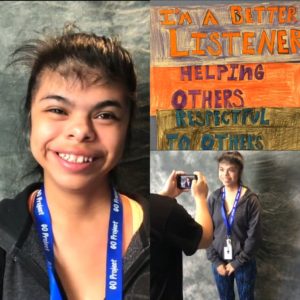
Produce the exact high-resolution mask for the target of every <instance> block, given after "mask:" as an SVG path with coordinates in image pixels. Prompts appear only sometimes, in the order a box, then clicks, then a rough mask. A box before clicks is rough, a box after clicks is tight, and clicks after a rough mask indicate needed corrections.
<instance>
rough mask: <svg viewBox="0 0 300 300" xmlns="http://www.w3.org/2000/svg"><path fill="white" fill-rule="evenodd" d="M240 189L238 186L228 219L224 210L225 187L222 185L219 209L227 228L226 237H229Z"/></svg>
mask: <svg viewBox="0 0 300 300" xmlns="http://www.w3.org/2000/svg"><path fill="white" fill-rule="evenodd" d="M241 191H242V186H239V188H238V191H237V193H236V196H235V200H234V203H233V207H232V211H231V213H230V217H229V220H228V218H227V216H226V211H225V198H226V197H225V187H223V189H222V207H221V211H222V217H223V221H224V223H225V225H226V229H227V238H230V237H231V228H232V224H233V220H234V216H235V213H236V208H237V204H238V202H239V199H240V196H241Z"/></svg>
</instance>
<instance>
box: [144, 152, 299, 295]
mask: <svg viewBox="0 0 300 300" xmlns="http://www.w3.org/2000/svg"><path fill="white" fill-rule="evenodd" d="M242 153H243V155H244V158H245V170H244V176H243V182H244V184H245V185H247V186H249V187H250V188H251V189H252V190H254V191H255V192H257V193H258V194H259V197H260V201H261V205H262V207H263V232H264V239H263V243H262V247H261V249H260V251H259V253H258V258H257V262H258V278H257V287H256V299H258V300H277V299H278V300H279V299H280V300H282V299H286V300H290V299H300V284H299V278H300V230H299V229H300V226H299V220H300V185H299V178H300V168H299V166H300V152H296V151H294V152H292V151H291V152H279V151H278V152H276V151H269V152H268V151H261V152H256V151H253V152H251V151H244V152H242ZM219 154H220V152H217V151H216V152H214V151H208V152H205V151H202V152H196V151H165V152H155V151H152V152H151V157H150V174H151V175H150V182H151V186H150V189H151V192H159V191H160V189H161V188H162V186H163V184H164V182H165V181H166V179H167V177H168V176H169V174H170V173H171V171H172V170H183V171H185V172H187V173H190V172H193V171H195V170H200V171H202V172H203V173H204V174H205V176H206V177H207V180H208V185H209V190H210V192H211V191H213V190H215V189H216V188H218V187H219V186H220V184H221V183H220V181H219V180H218V172H217V161H216V158H217V156H218V155H219ZM177 200H178V202H179V203H181V204H182V205H183V206H184V207H185V208H186V209H187V211H188V212H189V213H190V214H191V215H193V214H194V202H193V200H192V199H191V196H190V193H183V194H182V195H180V196H179V197H178V199H177ZM184 299H187V300H207V299H209V300H214V299H218V296H217V290H216V287H215V284H214V281H213V278H212V272H211V267H210V263H209V262H208V261H207V259H206V253H205V251H204V250H199V251H198V252H197V253H196V254H195V255H193V256H191V257H185V256H184Z"/></svg>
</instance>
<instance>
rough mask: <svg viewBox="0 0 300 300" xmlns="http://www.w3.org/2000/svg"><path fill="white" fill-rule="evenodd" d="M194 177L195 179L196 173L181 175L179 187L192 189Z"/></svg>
mask: <svg viewBox="0 0 300 300" xmlns="http://www.w3.org/2000/svg"><path fill="white" fill-rule="evenodd" d="M193 179H195V176H194V175H180V176H179V177H178V187H179V188H181V189H190V188H191V186H192V180H193Z"/></svg>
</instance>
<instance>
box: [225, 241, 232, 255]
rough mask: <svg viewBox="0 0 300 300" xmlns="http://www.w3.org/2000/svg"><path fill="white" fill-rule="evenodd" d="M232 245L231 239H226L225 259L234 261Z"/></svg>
mask: <svg viewBox="0 0 300 300" xmlns="http://www.w3.org/2000/svg"><path fill="white" fill-rule="evenodd" d="M232 258H233V257H232V245H231V239H226V246H225V247H224V259H225V260H232Z"/></svg>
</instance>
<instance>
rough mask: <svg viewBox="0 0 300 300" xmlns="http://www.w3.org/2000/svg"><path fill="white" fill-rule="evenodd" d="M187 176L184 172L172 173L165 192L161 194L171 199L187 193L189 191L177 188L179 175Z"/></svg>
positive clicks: (164, 189) (164, 188)
mask: <svg viewBox="0 0 300 300" xmlns="http://www.w3.org/2000/svg"><path fill="white" fill-rule="evenodd" d="M183 174H185V173H184V172H183V171H174V170H173V171H172V173H171V174H170V176H169V178H168V179H167V181H166V183H165V185H164V187H163V190H162V191H161V192H160V193H159V194H160V195H163V196H168V197H171V198H175V197H177V196H179V195H180V194H181V193H182V192H187V191H189V189H179V188H178V187H177V175H183Z"/></svg>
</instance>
